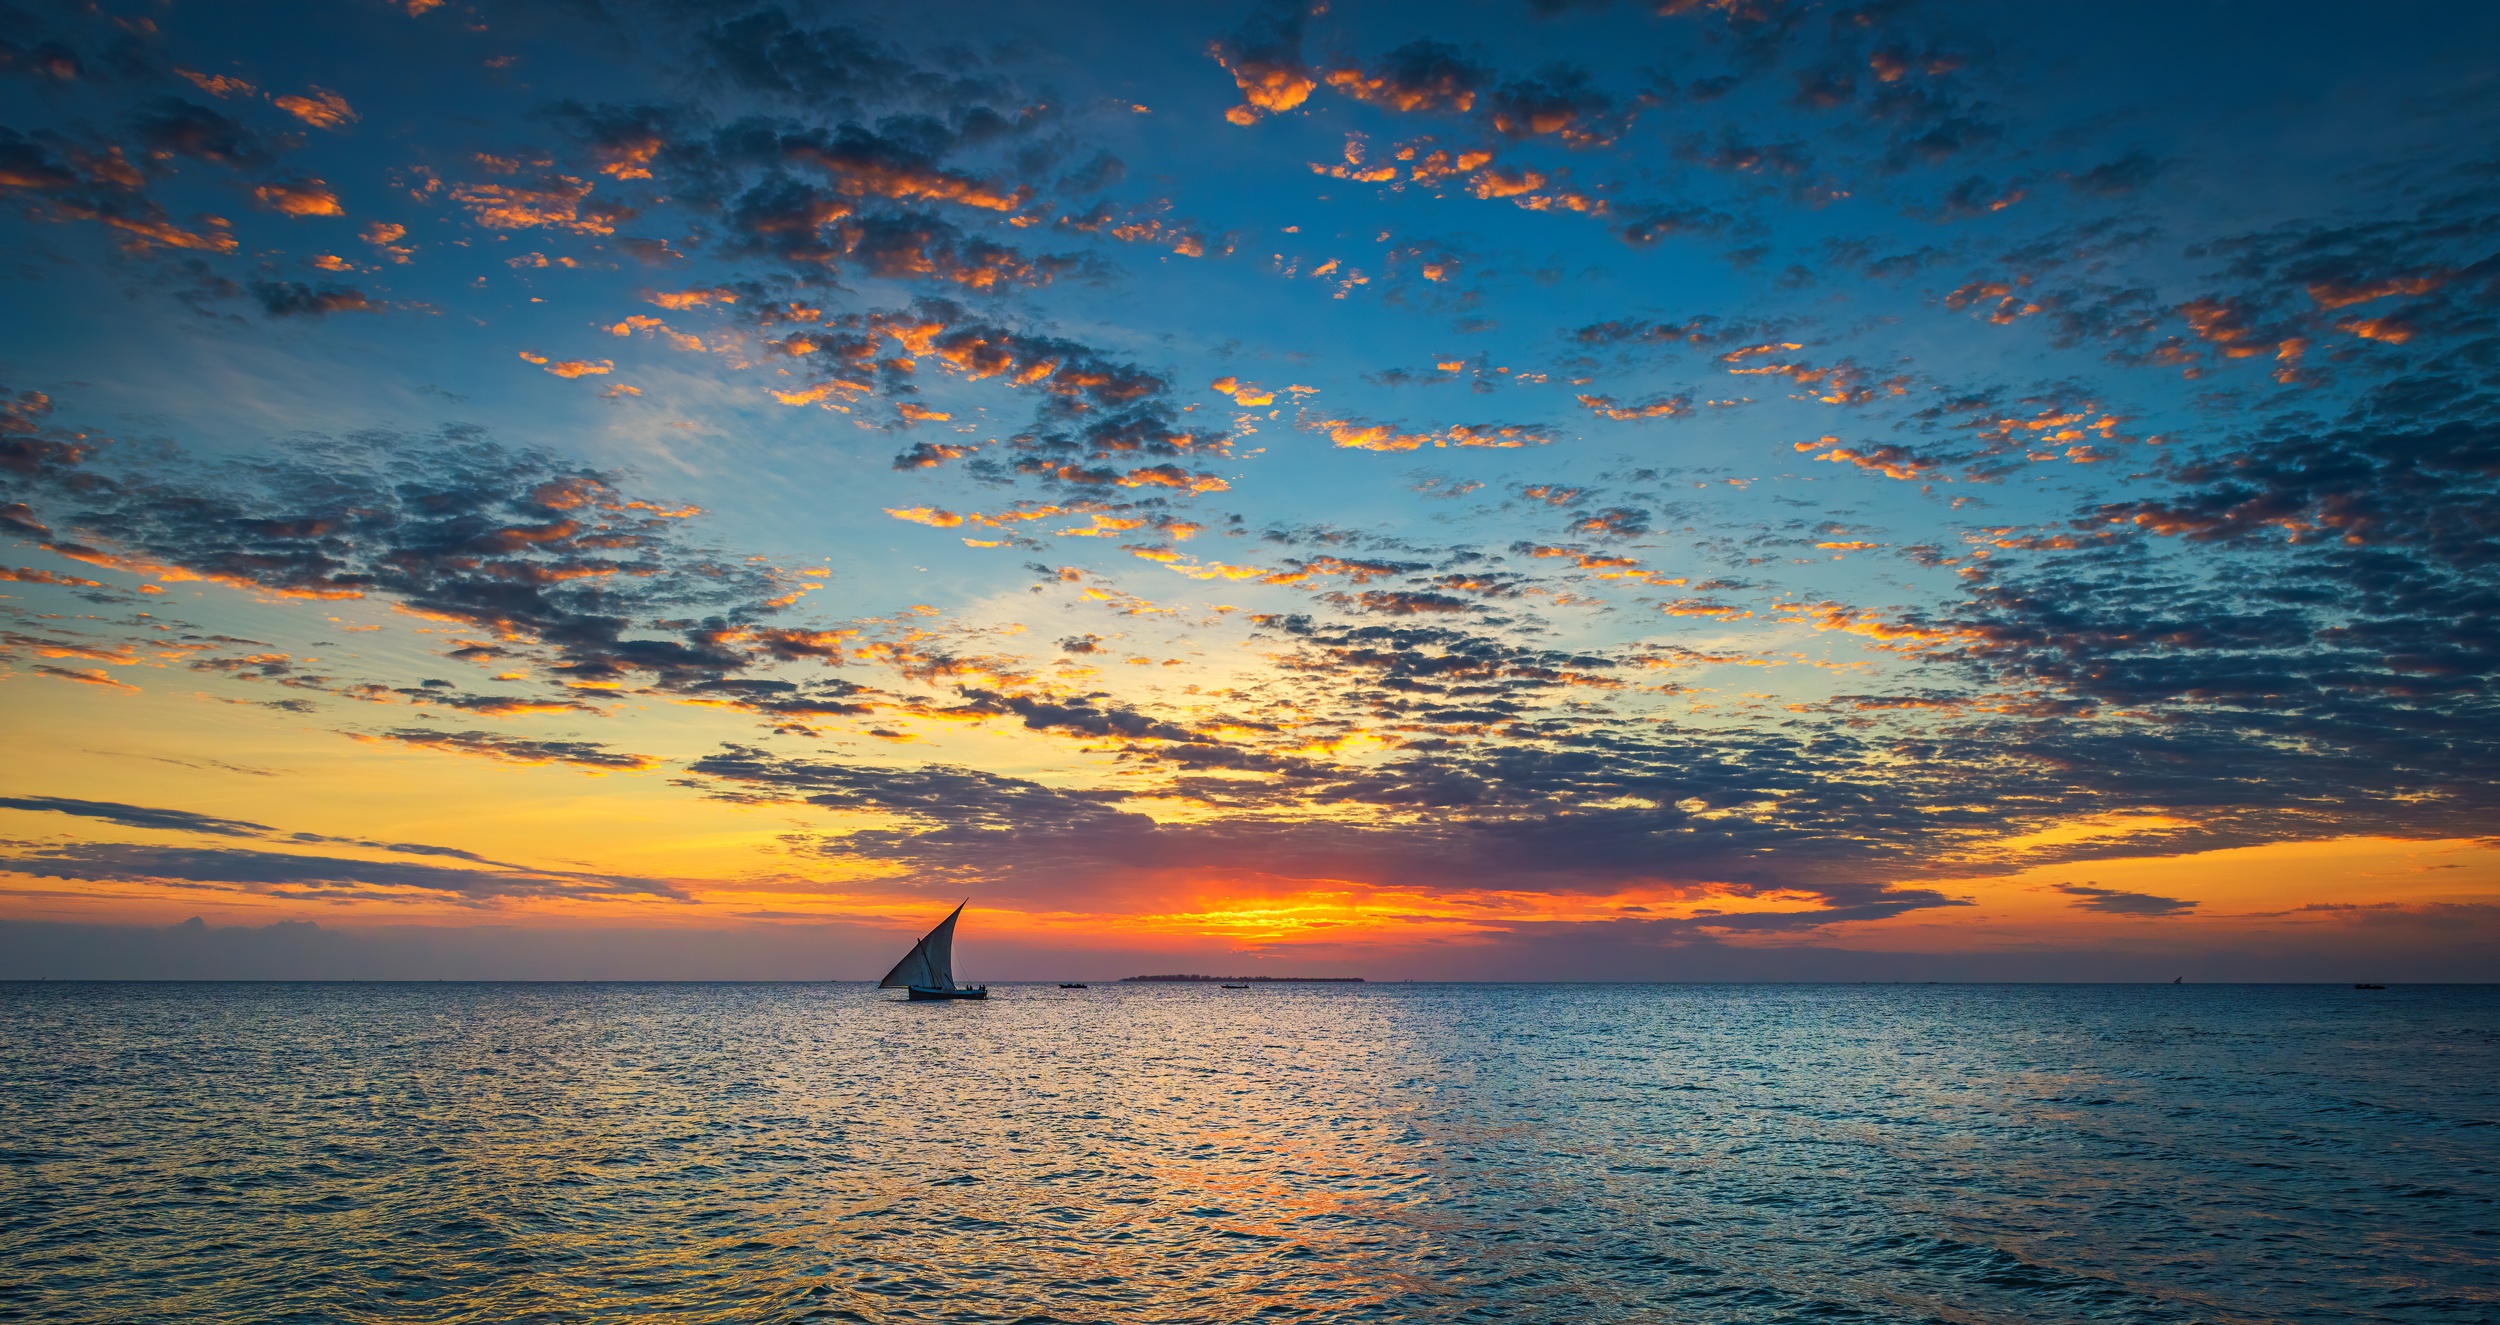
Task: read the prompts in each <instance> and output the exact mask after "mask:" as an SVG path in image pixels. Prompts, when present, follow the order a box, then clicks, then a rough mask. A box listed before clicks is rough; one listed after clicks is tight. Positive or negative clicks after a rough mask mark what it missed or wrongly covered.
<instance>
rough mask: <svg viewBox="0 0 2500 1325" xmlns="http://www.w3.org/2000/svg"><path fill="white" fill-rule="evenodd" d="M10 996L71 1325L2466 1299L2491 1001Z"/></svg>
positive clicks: (2434, 1307)
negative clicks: (99, 1324) (945, 1001)
mask: <svg viewBox="0 0 2500 1325" xmlns="http://www.w3.org/2000/svg"><path fill="white" fill-rule="evenodd" d="M892 1000H893V995H892V994H891V993H887V994H878V993H875V992H872V991H870V990H868V989H866V988H865V987H863V986H860V985H809V984H792V985H604V984H582V985H564V984H555V985H459V984H413V985H182V984H168V985H74V984H66V983H53V984H18V985H14V986H9V987H7V988H6V991H5V992H4V993H0V1118H5V1119H6V1120H7V1121H6V1122H5V1123H4V1124H0V1144H4V1145H5V1163H0V1184H4V1188H0V1208H5V1209H6V1210H7V1211H8V1213H7V1215H6V1216H5V1218H4V1219H0V1262H4V1263H6V1264H7V1265H9V1266H11V1267H12V1272H11V1274H10V1275H9V1277H8V1281H7V1284H6V1286H5V1287H0V1307H5V1309H6V1310H7V1312H8V1313H9V1314H12V1315H31V1316H33V1317H38V1318H42V1319H48V1320H60V1321H106V1320H133V1319H181V1320H190V1321H237V1322H240V1321H262V1320H273V1319H296V1320H325V1321H326V1320H336V1321H352V1322H397V1321H428V1322H455V1321H556V1320H586V1319H607V1318H615V1317H623V1316H629V1315H630V1316H633V1317H635V1318H637V1319H650V1320H666V1321H688V1322H693V1321H799V1320H851V1321H877V1322H884V1321H921V1320H926V1321H937V1320H949V1321H1001V1322H1005V1321H1027V1322H1040V1321H1123V1322H1127V1321H1149V1322H1166V1321H1169V1322H1180V1321H1235V1320H1252V1319H1271V1318H1273V1319H1310V1320H1417V1321H1442V1320H1519V1321H1556V1320H1624V1321H1632V1320H1641V1321H1650V1320H1668V1321H1764V1320H1792V1319H1818V1320H1833V1319H1849V1320H1868V1321H1896V1320H1897V1321H1931V1320H1950V1321H2000V1320H2022V1321H2027V1322H2056V1321H2102V1320H2106V1321H2120V1320H2124V1321H2177V1322H2187V1321H2206V1322H2236V1321H2249V1322H2254V1321H2321V1322H2323V1321H2352V1320H2372V1321H2406V1322H2412V1321H2420V1322H2433V1321H2461V1320H2475V1319H2486V1318H2488V1317H2489V1316H2490V1314H2491V1313H2493V1312H2494V1311H2500V1289H2495V1287H2494V1285H2495V1284H2500V1274H2495V1270H2500V1247H2495V1246H2494V1245H2493V1241H2492V1236H2491V1221H2492V1215H2491V1211H2492V1209H2493V1204H2494V1201H2495V1200H2500V1179H2495V1177H2494V1174H2495V1172H2500V1163H2495V1161H2496V1160H2500V1127H2495V1126H2493V1125H2492V1124H2493V1122H2494V1120H2495V1118H2500V1090H2495V1088H2494V1086H2493V1085H2492V1083H2493V1082H2495V1081H2500V1061H2496V1060H2500V994H2495V993H2494V992H2493V991H2492V990H2491V989H2489V988H2467V987H2450V988H2440V987H2422V988H2413V989H2407V988H2404V987H2401V986H2400V987H2398V988H2396V989H2393V990H2389V991H2383V992H2369V991H2359V990H2351V989H2345V988H2341V987H2324V988H2321V987H2283V986H2205V987H2200V986H2193V985H2190V986H2180V987H2173V986H2157V987H2146V986H2099V987H2079V986H2065V987H2048V986H1993V987H1982V986H1959V987H1956V986H1933V987H1921V986H1907V987H1899V986H1895V987H1885V986H1793V985H1792V986H1741V985H1739V986H1656V985H1649V986H1633V985H1599V986H1557V985H1518V986H1487V985H1377V984H1375V985H1365V986H1299V987H1296V986H1262V987H1255V988H1252V989H1248V990H1224V989H1219V988H1215V987H1211V986H1160V987H1156V986H1148V987H1140V986H1134V985H1131V986H1117V987H1096V988H1093V989H1088V990H1061V989H1057V988H1053V987H1049V986H1031V985H1018V986H1002V987H1000V988H998V989H997V990H996V992H995V994H994V997H993V999H992V1001H990V1002H989V1003H987V1004H960V1005H939V1006H928V1005H911V1004H905V1003H900V1002H896V1001H892Z"/></svg>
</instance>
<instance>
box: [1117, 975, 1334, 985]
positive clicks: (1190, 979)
mask: <svg viewBox="0 0 2500 1325" xmlns="http://www.w3.org/2000/svg"><path fill="white" fill-rule="evenodd" d="M1120 983H1121V984H1124V985H1137V984H1162V985H1213V984H1234V985H1359V984H1361V983H1363V977H1361V976H1359V975H1132V976H1128V977H1127V978H1125V979H1123V980H1121V981H1120Z"/></svg>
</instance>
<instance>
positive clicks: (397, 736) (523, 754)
mask: <svg viewBox="0 0 2500 1325" xmlns="http://www.w3.org/2000/svg"><path fill="white" fill-rule="evenodd" d="M359 739H362V740H372V741H390V742H395V743H397V744H400V745H411V746H417V747H420V748H423V749H432V750H444V751H449V752H451V753H454V754H467V755H479V756H482V757H484V758H488V759H497V760H501V761H503V762H505V763H512V764H571V765H573V766H575V767H577V768H583V769H588V770H591V771H593V772H619V773H640V772H644V771H646V770H648V769H653V768H657V767H659V766H660V760H659V759H658V758H657V757H656V756H653V755H638V754H623V753H619V752H617V751H614V750H610V749H609V748H608V747H607V746H605V745H602V744H600V743H599V742H597V741H548V740H536V739H531V738H527V737H519V736H502V735H498V734H496V733H494V732H481V731H466V732H442V731H431V730H426V729H423V728H413V727H396V728H393V729H391V730H389V731H382V732H374V733H371V734H370V735H360V736H359ZM0 803H5V802H0Z"/></svg>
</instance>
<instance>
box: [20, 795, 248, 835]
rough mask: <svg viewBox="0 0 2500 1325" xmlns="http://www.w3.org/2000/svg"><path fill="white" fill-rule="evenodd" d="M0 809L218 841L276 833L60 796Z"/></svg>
mask: <svg viewBox="0 0 2500 1325" xmlns="http://www.w3.org/2000/svg"><path fill="white" fill-rule="evenodd" d="M0 809H10V810H28V811H45V812H49V813H53V814H70V815H76V816H78V817H80V818H83V819H101V820H104V821H105V822H107V823H116V824H120V825H122V826H123V827H125V828H163V829H167V830H169V831H173V832H183V833H209V834H213V835H216V836H220V837H266V836H271V835H274V834H275V833H276V832H277V831H278V830H277V829H274V828H271V827H269V826H268V825H266V824H256V823H252V822H250V821H248V820H244V819H220V818H217V817H215V816H213V815H206V814H194V813H192V812H190V811H188V810H164V809H157V808H155V807H153V806H146V805H125V804H123V803H121V802H119V801H82V800H71V799H69V798H67V797H63V796H0Z"/></svg>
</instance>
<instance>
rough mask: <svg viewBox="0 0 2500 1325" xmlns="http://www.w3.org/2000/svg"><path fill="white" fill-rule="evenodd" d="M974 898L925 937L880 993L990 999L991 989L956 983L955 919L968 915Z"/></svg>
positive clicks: (957, 907)
mask: <svg viewBox="0 0 2500 1325" xmlns="http://www.w3.org/2000/svg"><path fill="white" fill-rule="evenodd" d="M971 901H972V899H971V898H965V899H964V900H963V901H961V902H958V903H956V904H955V909H954V910H952V911H949V912H947V913H946V918H945V919H944V920H941V921H939V922H938V926H937V928H935V929H933V930H930V931H929V932H928V933H927V934H924V935H922V936H921V939H920V941H919V942H918V943H915V944H913V945H911V951H910V952H907V953H904V954H903V960H901V961H899V962H896V963H894V969H893V970H891V971H888V972H886V973H885V978H884V979H883V980H879V981H878V982H877V988H879V989H903V990H907V991H909V992H910V994H911V996H912V997H913V998H914V999H934V998H988V997H989V996H990V990H989V986H987V985H972V986H964V985H958V984H956V983H955V917H957V916H960V915H962V914H963V913H964V907H966V906H968V905H970V904H971Z"/></svg>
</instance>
